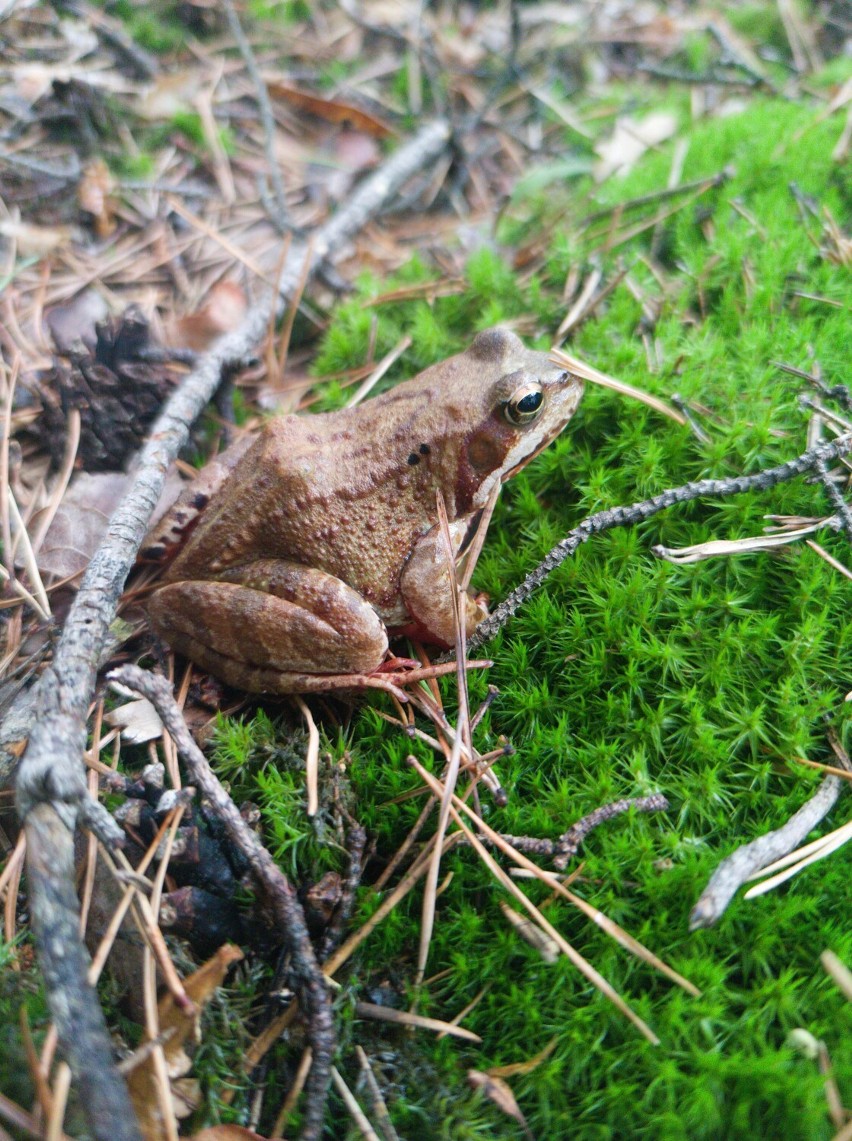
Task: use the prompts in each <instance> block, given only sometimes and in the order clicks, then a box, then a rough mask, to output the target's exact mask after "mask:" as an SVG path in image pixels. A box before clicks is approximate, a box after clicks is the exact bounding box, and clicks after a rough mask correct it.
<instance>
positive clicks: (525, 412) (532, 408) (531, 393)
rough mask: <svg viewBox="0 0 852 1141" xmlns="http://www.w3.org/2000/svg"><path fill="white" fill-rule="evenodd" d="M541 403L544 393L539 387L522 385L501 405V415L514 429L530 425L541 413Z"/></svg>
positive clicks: (536, 385)
mask: <svg viewBox="0 0 852 1141" xmlns="http://www.w3.org/2000/svg"><path fill="white" fill-rule="evenodd" d="M543 403H544V393H543V392H542V390H541V386H540V385H538V384H533V383H527V384H522V385H521V386H520V388H517V389H515V391H514V392H513V393H512V395H511V396H510V397H509V399H508V400H507V401H506V403H505V404H504V405H503V415H504V416H505V417H506V419H507V420H508V421H509V423H510V424H514V425H515V426H516V427H520V426H522V425H524V424H531V423H532V421H533V420H535V418H536V417H537V416H538V414H539V412H540V411H541V406H542V404H543Z"/></svg>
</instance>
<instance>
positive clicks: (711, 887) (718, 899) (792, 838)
mask: <svg viewBox="0 0 852 1141" xmlns="http://www.w3.org/2000/svg"><path fill="white" fill-rule="evenodd" d="M842 787H843V781H842V780H841V779H840V778H839V777H835V776H827V777H826V778H825V780H824V781H823V782H822V784H821V785H820V786H819V788H818V789H817V791H816V792H815V793H814V795H813V796H812V797H811V798H810V799H809V800H806V801H805V803H804V804H803V805H802V807H801V808H800V809H799V810H798V812H795V813H794V814H793V815H792V816H791V817H790V819H789V820H788V821H787V823H786V824H784V825H782V826H781V827H780V828H776V829H775V830H774V831H772V832H767V833H766V835H765V836H760V837H759V838H758V839H757V840H752V841H751V843H749V844H744V845H743V846H742V847H741V848H738V849H737V850H736V851H735V852H733V853H732V854H731V855H730V856H728V857H727V859H725V860H723V861H722V862H721V864H719V866H718V868H716V870H715V872H713V875H712V876H711V877H710V880H709V882H708V884H707V886H706V887H705V889H704V891H703V892H702V893H701V895H700V896H699V898H698V902H697V903H696V904H695V906H694V907H693V909H692V912H691V914H690V916H689V929H690V931H696V930H698V929H699V928H701V927H712V926H713V924H714V923H718V921H719V920H720V919H721V917H722V915H724V913H725V909H726V908H727V906H728V904H729V903H730V902H731V900H732V899H733V898H734V896H735V895H736V893H737V891H738V890H739V888H740V887H742V885H743V884H744V883H745V882H746V880H748V879H749V878H750V877H751V876H752V875H754V873H755V872H758V871H760V870H761V869H762V868H766V867H768V866H769V865H770V864H772V863H773V862H774V861H775V860H778V859H780V858H781V857H783V856H786V855H787V854H788V853H789V852H791V851H792V850H793V849H794V848H796V847H798V845H799V844H800V843H801V842H802V840H804V838H805V837H806V836H807V834H808V833H809V832H810V831H812V829H814V828H816V826H817V824H819V822H820V821H821V820H822V819H823V818H824V817H825V816H827V815H828V813H829V812H830V811H831V809H832V808H833V807H834V804H835V802H836V800H837V798H838V796H839V795H840V790H841V788H842Z"/></svg>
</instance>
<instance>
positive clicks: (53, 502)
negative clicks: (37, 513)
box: [32, 408, 82, 555]
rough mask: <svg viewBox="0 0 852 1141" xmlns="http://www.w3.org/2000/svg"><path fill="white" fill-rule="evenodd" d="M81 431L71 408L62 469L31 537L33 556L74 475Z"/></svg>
mask: <svg viewBox="0 0 852 1141" xmlns="http://www.w3.org/2000/svg"><path fill="white" fill-rule="evenodd" d="M81 430H82V419H81V417H80V410H79V409H78V408H72V409H71V410H70V412H69V413H68V439H67V440H66V442H65V454H64V455H63V457H62V467H61V468H60V470H59V476H58V478H57V480H56V483H55V485H54V488H53V491H52V492H51V496H50V503H48V505H47V507H46V508H45V510H44V511H43V512H42V513H41V518H40V519H39V524H38V529H37V531H36V533H35V534H34V535H33V537H32V549H33V554H36V555H37V554H38V552H39V551H40V550H41V545H42V543H43V542H44V537H45V535H46V534H47V532H48V529H49V527H50V524H51V523H52V522H53V520H54V518H55V516H56V512H57V511H58V510H59V507H60V505H61V503H62V497H63V496H64V494H65V492H66V491H67V490H68V484H69V483H70V482H71V476H72V475H73V473H74V461H75V460H76V459H77V450H78V448H79V447H80V432H81Z"/></svg>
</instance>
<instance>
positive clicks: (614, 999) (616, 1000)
mask: <svg viewBox="0 0 852 1141" xmlns="http://www.w3.org/2000/svg"><path fill="white" fill-rule="evenodd" d="M408 760H409V764H411V765H412V766H413V767H414V768H415V769H416V770H417V772H418V773H419V774H420V776H421V777H422V778H423V779H424V780H425V781H426V782H427V783H428V784H429V786H430V787H431V788H432V790H433V792H435V794H436V795H437V793H438V791H439V788H440V786H439V783H438V782H437V781H436V780H434V778H433V777H432V776H431V774H430V773H427V772H426V770H425V769H424V768H423V767H422V765H420V764H419V762H418V761H417V758H416V757H409V758H408ZM455 799H456V801H457V803H458V804H459V805H460V806H461V808H462V809H463V810H467V806H466V805H465V804H463V803H462V802H461V801H458V798H455ZM468 811H469V810H468ZM451 812H452V815H453V819H454V820H455V822H456V824H457V825H458V826H459V828H460V829H461V831H462V832H463V834H464V835H465V837H466V838H467V841H468V843H469V844H470V845H471V847H473V848H474V849H475V850H476V852H477V854H478V855H479V858H480V859H481V860H482V862H483V863H484V864H485V866H486V867H487V868H488V870H489V871H490V872H491V874H492V875H493V876H494V878H495V879H496V880H497V881H498V883H501V884H502V885H503V886H504V887H505V888H506V890H507V891H508V892H509V894H510V895H513V896H514V897H515V899H517V901H518V902H519V903H520V904H521V906H522V907H523V908H524V909H525V910H526V911H528V912H529V914H530V915H531V916H532V917H533V919H534V920H535V922H536V923H537V924H538V926H539V927H541V928H542V929H543V930H545V931H546V932H547V933H548V935H550V937H551V938H552V939H553V940H554V941H555V942H556V944H557V946H558V947H559V949H560V951H562V953H563V955H565V956H566V958H568V959H569V960H570V961H571V962H572V963H573V964H574V966H575V967H576V968H577V969H578V970H579V971H580V972H581V974H583V975H584V976H585V977H586V978H587V979H588V980H589V982H590V983H592V985H593V986H595V987H597V989H598V990H599V991H600V992H601V994H603V995H604V996H605V997H606V998H608V999H609V1000H610V1002H611V1003H612V1004H613V1006H615V1007H616V1008H617V1009H618V1010H620V1011H621V1013H622V1014H623V1015H624V1016H625V1018H627V1019H629V1020H630V1021H631V1022H632V1023H633V1025H634V1026H635V1027H636V1028H637V1029H638V1030H639V1031H640V1033H641V1034H643V1035H644V1036H645V1037H646V1038H647V1039H648V1041H649V1042H650V1043H651V1044H652V1045H654V1046H658V1045H659V1044H660V1040H659V1038H658V1037H657V1036H656V1034H655V1033H654V1032H653V1030H652V1029H651V1028H650V1026H648V1024H647V1023H646V1022H645V1021H643V1019H641V1018H640V1017H639V1015H638V1014H636V1013H635V1012H634V1011H633V1010H631V1008H630V1007H629V1006H628V1005H627V1003H626V1002H625V1001H624V999H623V998H622V997H621V995H620V994H619V993H618V991H616V990H615V988H614V987H613V986H611V984H610V983H608V982H607V980H606V979H605V978H604V977H603V975H601V974H600V973H599V972H598V971H596V970H595V968H594V967H593V966H592V964H591V963H590V962H589V961H588V959H586V958H585V957H584V956H583V955H581V954H580V952H579V951H577V950H576V949H575V948H574V947H572V946H571V944H570V943H569V942H568V941H567V940H566V939H565V938H564V937H563V936H562V935H560V933H559V932H558V931H557V930H556V928H555V927H554V926H553V924H552V923H550V922H549V921H548V920H547V919H546V918H545V917H544V916H543V915H542V913H541V912H540V911H539V909H538V908H537V907H536V906H535V904H534V903H533V902H532V901H531V900H530V899H528V898H527V896H526V895H525V894H524V893H523V892H522V891H521V889H520V888H519V887H518V886H517V884H515V883H513V882H512V879H511V877H510V876H508V875H506V873H505V872H504V871H503V869H502V868H501V867H500V865H499V864H498V863H497V861H496V860H495V859H494V857H493V856H492V855H491V853H490V852H489V851H488V849H487V848H486V847H485V845H484V844H483V843H482V841H481V840H480V839H479V837H478V836H476V835H475V834H474V833H473V832H472V831H471V829H470V828H468V826H467V825H466V824H465V822H464V821H463V820H462V818H461V816H460V815H459V812H458V810H457V808H456V806H455V805H452V806H451ZM471 815H473V813H471ZM476 821H477V825H479V826H481V825H482V822H481V821H480V820H479V818H478V817H477V818H476ZM484 830H485V828H483V831H484ZM489 831H490V829H489ZM495 835H496V834H495ZM518 855H519V856H520V853H519V854H518Z"/></svg>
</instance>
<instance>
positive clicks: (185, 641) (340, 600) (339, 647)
mask: <svg viewBox="0 0 852 1141" xmlns="http://www.w3.org/2000/svg"><path fill="white" fill-rule="evenodd" d="M148 611H149V613H150V615H151V619H152V621H153V623H154V627H155V629H156V630H157V632H158V633H159V634H160V635H161V636H162V637H163V638H165V639H166V641H168V643H169V645H170V646H171V647H172V648H173V649H175V650H177V651H178V652H179V653H181V654H184V655H185V656H186V657H188V658H190V659H191V660H192V661H194V662H197V663H198V664H199V665H200V666H202V667H203V668H204V669H207V670H209V671H210V672H211V673H212V674H214V675H215V676H216V677H219V678H221V679H222V680H223V681H225V682H227V683H228V684H229V685H233V686H235V687H237V688H239V689H245V690H249V691H250V692H252V693H299V692H302V691H303V690H304V689H314V688H318V687H317V684H316V680H317V676H318V675H323V674H333V675H339V674H369V673H372V672H373V671H374V670H376V669H378V667H379V665H380V664H381V662H382V659H383V658H384V656H385V652H386V650H387V647H388V639H387V632H386V631H385V628H384V625H383V624H382V621H381V619H380V618H379V616H378V615H377V614H376V612H375V610H374V609H373V608H372V606H370V605H369V603H367V602H365V600H364V599H363V598H362V597H361V595H360V594H358V593H357V591H355V590H353V589H352V588H351V587H350V586H347V584H346V583H345V582H342V581H341V580H340V579H339V578H335V577H334V575H330V574H326V573H325V572H324V571H320V570H315V569H313V568H311V567H305V566H301V565H300V564H298V563H290V562H283V561H281V560H278V559H257V560H256V561H254V562H251V563H248V564H246V565H244V566H241V567H234V568H232V569H230V570H228V571H226V572H225V573H224V574H222V575H220V576H219V577H218V578H216V579H211V580H203V579H202V580H187V581H183V582H173V583H167V584H166V585H164V586H161V587H160V588H159V590H157V591H156V593H155V594H154V595H153V597H152V598H151V601H150V602H149V604H148Z"/></svg>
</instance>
